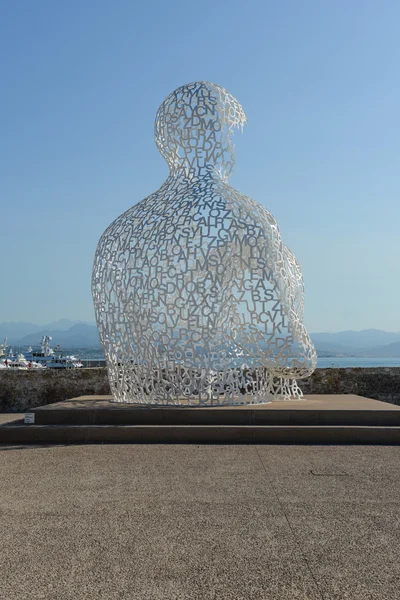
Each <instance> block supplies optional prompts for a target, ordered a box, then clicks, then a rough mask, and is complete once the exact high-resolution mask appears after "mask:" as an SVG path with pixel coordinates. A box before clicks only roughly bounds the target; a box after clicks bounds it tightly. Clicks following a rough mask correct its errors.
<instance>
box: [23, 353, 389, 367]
mask: <svg viewBox="0 0 400 600" xmlns="http://www.w3.org/2000/svg"><path fill="white" fill-rule="evenodd" d="M15 350H17V351H21V352H24V350H26V348H21V349H18V348H14V352H15ZM62 352H63V355H64V356H68V355H71V354H72V355H74V356H76V357H78V358H80V359H81V360H85V361H90V364H91V366H102V365H103V364H104V363H103V361H104V354H103V352H102V351H101V350H100V349H98V348H63V349H62ZM317 367H319V368H320V369H329V368H333V369H334V368H340V367H341V368H345V367H364V368H365V367H400V357H398V358H379V357H365V356H328V357H327V356H322V357H318V361H317Z"/></svg>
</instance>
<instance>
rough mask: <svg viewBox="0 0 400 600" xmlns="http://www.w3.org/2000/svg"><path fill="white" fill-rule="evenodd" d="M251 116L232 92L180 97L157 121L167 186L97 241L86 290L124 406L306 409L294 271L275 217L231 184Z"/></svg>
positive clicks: (310, 361)
mask: <svg viewBox="0 0 400 600" xmlns="http://www.w3.org/2000/svg"><path fill="white" fill-rule="evenodd" d="M245 122H246V116H245V114H244V111H243V109H242V107H241V106H240V104H239V103H238V101H237V100H236V99H235V98H234V97H233V96H232V95H231V94H229V93H228V92H227V91H226V90H225V89H224V88H222V87H220V86H218V85H215V84H212V83H209V82H195V83H191V84H188V85H185V86H182V87H180V88H178V89H177V90H175V91H174V92H172V94H170V95H169V96H168V97H167V99H166V100H165V101H164V102H163V103H162V104H161V106H160V108H159V110H158V112H157V116H156V121H155V141H156V144H157V147H158V149H159V151H160V153H161V154H162V156H163V157H164V158H165V160H166V161H167V163H168V165H169V169H170V173H169V176H168V178H167V180H166V181H165V183H164V184H163V185H162V186H161V188H160V189H159V190H158V191H157V192H155V193H154V194H151V195H150V196H148V197H147V198H145V199H144V200H142V201H141V202H139V203H138V204H136V205H135V206H133V207H132V208H131V209H129V210H128V211H127V212H125V213H124V214H123V215H121V216H120V217H118V218H117V219H116V220H115V221H114V222H113V223H112V224H111V225H110V226H109V227H108V229H107V230H106V231H105V232H104V234H103V235H102V237H101V239H100V241H99V244H98V247H97V251H96V256H95V261H94V266H93V279H92V292H93V299H94V305H95V312H96V320H97V325H98V329H99V334H100V339H101V341H102V344H103V348H104V352H105V356H106V359H107V366H108V371H109V378H110V385H111V390H112V393H113V397H114V400H115V401H117V402H138V403H153V404H180V403H183V404H209V405H218V404H241V403H248V402H254V403H261V402H269V401H271V400H277V399H290V398H300V397H301V395H302V394H301V391H300V389H299V388H298V386H297V383H296V379H301V378H304V377H307V376H309V375H310V374H311V373H312V372H313V370H314V368H315V365H316V354H315V350H314V347H313V345H312V342H311V341H310V338H309V337H308V334H307V331H306V329H305V327H304V325H303V323H302V320H303V305H304V286H303V278H302V274H301V270H300V266H299V264H298V262H297V260H296V258H295V257H294V255H293V254H292V253H291V252H290V250H289V249H288V248H287V247H286V246H284V245H283V244H282V241H281V236H280V233H279V229H278V226H277V224H276V221H275V219H274V217H273V216H272V215H271V213H270V212H268V210H267V209H266V208H264V207H263V206H261V205H260V204H258V203H256V202H255V201H254V200H252V199H251V198H248V197H247V196H244V195H242V194H240V193H239V192H238V191H236V190H235V189H233V188H232V187H230V186H229V184H228V177H229V174H230V173H231V171H232V169H233V167H234V163H235V158H234V146H233V143H232V137H233V134H234V130H235V129H236V128H242V127H243V125H244V123H245Z"/></svg>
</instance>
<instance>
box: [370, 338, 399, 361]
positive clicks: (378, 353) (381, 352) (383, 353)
mask: <svg viewBox="0 0 400 600" xmlns="http://www.w3.org/2000/svg"><path fill="white" fill-rule="evenodd" d="M364 356H373V357H379V358H380V357H382V358H389V357H390V358H397V357H400V342H394V343H393V344H388V345H387V346H381V347H380V348H379V347H378V348H374V349H373V350H368V351H366V352H365V353H364Z"/></svg>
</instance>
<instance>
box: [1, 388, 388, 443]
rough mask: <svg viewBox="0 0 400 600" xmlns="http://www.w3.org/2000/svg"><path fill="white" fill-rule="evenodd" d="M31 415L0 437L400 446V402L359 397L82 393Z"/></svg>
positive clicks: (31, 440) (5, 424) (13, 439)
mask: <svg viewBox="0 0 400 600" xmlns="http://www.w3.org/2000/svg"><path fill="white" fill-rule="evenodd" d="M12 419H14V420H12ZM29 421H30V422H32V421H33V424H30V425H28V424H24V422H23V420H22V418H21V420H20V421H15V415H12V416H11V417H10V420H9V422H7V421H6V420H4V421H3V424H1V425H0V442H1V443H8V444H15V443H25V444H28V443H33V444H40V443H69V444H73V443H79V444H82V443H93V444H94V443H213V444H218V443H230V444H232V443H264V444H268V443H279V444H287V443H301V444H315V443H329V444H351V443H362V444H369V443H373V444H400V407H399V406H394V405H392V404H387V403H384V402H379V401H377V400H371V399H369V398H362V397H360V396H354V395H338V396H332V395H331V396H328V395H326V396H317V395H315V396H313V395H310V396H307V397H306V398H305V399H304V400H301V401H299V402H273V403H270V404H266V405H256V406H254V405H248V406H226V407H215V408H209V407H204V408H203V407H198V408H195V407H188V406H186V407H185V406H166V407H160V406H156V407H154V406H138V405H133V404H116V403H114V402H111V397H110V396H82V397H80V398H73V399H72V400H67V401H65V402H57V403H55V404H50V405H47V406H41V407H38V408H35V409H33V410H32V411H31V413H30V417H29Z"/></svg>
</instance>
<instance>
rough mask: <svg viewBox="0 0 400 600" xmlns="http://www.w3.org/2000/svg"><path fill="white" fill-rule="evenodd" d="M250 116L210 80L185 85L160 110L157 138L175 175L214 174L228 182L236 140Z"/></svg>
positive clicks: (155, 134)
mask: <svg viewBox="0 0 400 600" xmlns="http://www.w3.org/2000/svg"><path fill="white" fill-rule="evenodd" d="M245 122H246V115H245V114H244V111H243V108H242V107H241V105H240V104H239V102H238V101H237V100H236V98H234V97H233V96H232V95H231V94H230V93H229V92H227V90H225V89H224V88H223V87H221V86H219V85H216V84H215V83H209V82H208V81H196V82H194V83H189V84H187V85H183V86H182V87H179V88H178V89H176V90H175V91H174V92H172V94H170V95H169V96H168V97H167V98H166V100H164V102H163V103H162V104H161V106H160V108H159V109H158V111H157V116H156V120H155V124H154V137H155V141H156V144H157V147H158V149H159V151H160V153H161V154H162V156H163V157H164V158H165V160H166V161H167V163H168V165H169V168H170V170H171V172H172V173H174V172H176V171H179V170H181V169H184V170H185V171H186V172H187V173H188V174H189V173H192V174H196V173H200V172H206V171H213V172H217V173H219V174H220V175H221V177H223V178H224V179H227V178H228V177H229V175H230V173H231V172H232V170H233V167H234V164H235V156H234V148H235V147H234V145H233V143H232V137H233V134H234V131H235V129H236V128H243V125H244V123H245Z"/></svg>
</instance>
